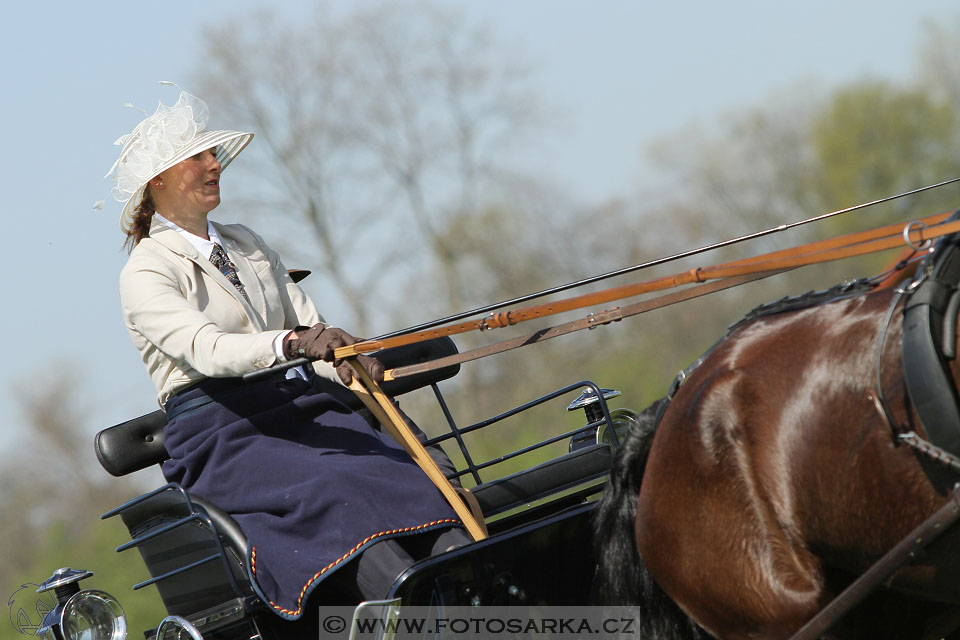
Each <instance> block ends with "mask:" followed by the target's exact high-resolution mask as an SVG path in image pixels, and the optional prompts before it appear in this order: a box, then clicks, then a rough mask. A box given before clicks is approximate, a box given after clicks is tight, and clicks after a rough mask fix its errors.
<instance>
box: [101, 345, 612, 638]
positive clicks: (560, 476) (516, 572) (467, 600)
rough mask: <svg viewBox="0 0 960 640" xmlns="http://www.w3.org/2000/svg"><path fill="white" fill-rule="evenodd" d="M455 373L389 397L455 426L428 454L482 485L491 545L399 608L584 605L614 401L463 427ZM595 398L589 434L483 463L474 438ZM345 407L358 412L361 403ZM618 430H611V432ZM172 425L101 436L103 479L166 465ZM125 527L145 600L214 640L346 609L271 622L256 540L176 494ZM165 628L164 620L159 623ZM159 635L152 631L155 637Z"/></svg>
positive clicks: (421, 352) (415, 355) (399, 352)
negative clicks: (530, 459) (430, 409)
mask: <svg viewBox="0 0 960 640" xmlns="http://www.w3.org/2000/svg"><path fill="white" fill-rule="evenodd" d="M455 352H456V347H455V346H454V345H453V342H452V341H451V340H449V338H445V339H441V340H436V341H432V342H429V343H424V344H420V345H411V346H409V347H400V348H398V349H395V350H388V351H385V352H382V353H381V354H378V357H380V358H381V359H383V360H384V361H385V364H386V365H387V367H388V368H392V367H395V366H399V365H400V364H409V363H412V362H421V361H427V360H433V359H436V358H437V357H442V356H445V355H449V354H450V353H455ZM457 370H458V367H457V366H453V367H447V368H445V369H440V370H437V371H434V372H429V373H425V374H418V375H417V376H411V377H409V378H402V379H400V380H399V381H395V383H396V384H394V385H393V386H392V388H391V387H389V386H387V385H385V387H384V390H385V391H386V392H387V393H388V394H390V395H398V394H400V393H404V392H406V391H410V390H412V389H415V388H419V387H422V386H426V385H430V386H432V387H433V390H434V392H435V394H436V397H437V399H438V401H439V402H440V404H441V407H442V408H443V411H444V414H445V415H446V416H447V417H448V421H449V423H450V432H449V433H447V434H444V435H443V436H440V437H437V438H434V439H432V440H429V441H428V442H427V443H425V444H427V445H430V444H435V443H440V442H443V441H446V440H455V441H456V442H457V443H458V444H459V445H460V447H461V450H462V453H463V455H464V458H465V459H466V460H467V465H466V468H464V469H461V470H459V471H458V472H457V473H456V477H461V478H462V477H468V478H472V479H473V480H474V481H475V482H476V484H475V486H473V487H471V492H472V493H473V495H474V497H475V498H476V501H477V503H478V506H479V508H480V510H481V512H482V514H483V519H484V521H485V524H486V526H487V529H488V531H489V534H490V536H489V537H488V538H486V539H484V540H482V541H479V542H475V543H472V544H469V545H467V546H465V547H461V548H458V549H455V550H453V551H450V552H447V553H445V554H441V555H439V556H434V557H432V558H428V559H425V560H423V561H420V562H418V563H416V564H414V565H413V566H411V567H409V568H408V569H407V570H406V571H405V572H404V573H403V574H402V575H400V576H399V577H398V578H397V580H396V582H395V583H394V585H393V587H392V589H391V592H390V594H389V597H391V598H400V601H401V602H402V604H405V605H426V604H441V605H447V606H477V605H584V604H589V602H590V591H591V587H592V582H593V574H594V570H595V567H596V563H595V561H594V557H593V551H592V540H591V526H590V517H591V513H592V511H593V508H594V505H595V501H594V499H595V498H596V497H598V495H599V493H600V491H601V490H602V488H603V486H604V484H605V482H606V478H607V475H608V472H609V467H610V464H611V462H612V459H613V455H614V450H613V449H614V448H613V447H612V446H611V445H610V444H599V443H598V439H597V437H596V435H595V434H596V433H598V432H601V431H605V432H606V433H609V434H612V438H613V440H614V443H616V439H617V436H618V435H619V434H618V432H620V431H621V429H620V428H617V429H614V428H613V421H612V420H611V415H610V411H609V410H608V409H607V405H606V401H605V399H604V393H603V392H602V390H600V389H599V388H598V387H597V386H596V385H595V384H593V383H591V382H578V383H576V384H573V385H570V386H569V387H566V388H564V389H560V390H557V391H555V392H553V393H550V394H548V395H546V396H543V397H541V398H538V399H536V400H534V401H532V402H530V403H528V404H526V405H523V406H521V407H517V408H515V409H512V410H510V411H508V412H506V413H503V414H500V415H498V416H496V417H494V418H490V419H488V420H485V421H483V422H480V423H477V424H474V425H471V426H468V427H464V428H459V427H457V425H456V424H455V423H454V421H453V419H452V417H451V416H450V411H449V410H448V408H447V407H446V404H445V402H444V400H443V396H442V395H441V394H440V390H439V388H438V386H437V382H439V381H440V380H443V379H446V378H449V377H451V376H453V375H454V374H456V373H457ZM583 387H587V389H589V390H590V392H591V393H592V394H593V395H594V396H595V400H596V401H595V402H594V403H593V405H592V406H591V407H590V409H591V410H590V411H588V416H589V418H588V423H587V424H586V425H585V426H583V427H578V428H577V429H574V430H572V431H568V432H564V433H560V434H558V435H556V436H553V437H551V438H548V439H546V440H544V441H542V442H538V443H536V444H532V445H530V446H526V447H523V448H521V449H518V450H516V451H513V452H511V453H508V454H506V455H503V456H500V457H498V458H496V459H495V460H491V461H486V462H481V463H474V461H473V460H472V458H471V456H470V454H469V452H468V451H467V450H466V448H465V445H464V437H463V436H464V435H466V434H469V433H471V432H474V431H478V430H480V429H485V428H487V427H489V426H490V425H492V424H495V423H497V422H500V421H502V420H505V419H507V418H511V417H514V416H517V415H520V414H522V413H523V412H525V411H527V410H529V409H531V408H533V407H536V406H539V405H542V404H544V403H547V402H550V401H552V400H555V399H558V398H563V397H564V396H566V397H569V395H570V394H571V393H572V392H575V391H578V390H580V389H582V388H583ZM344 400H345V401H347V402H355V399H354V398H353V397H352V394H349V397H347V396H346V395H345V398H344ZM606 425H609V428H607V429H601V426H606ZM163 426H164V419H163V415H162V413H161V412H159V411H158V412H155V413H153V414H148V415H147V416H143V417H141V418H137V419H135V420H131V421H128V422H126V423H123V424H120V425H117V426H115V427H111V428H109V429H106V430H104V431H102V432H100V433H99V434H98V435H97V439H96V451H97V455H98V458H99V459H100V462H101V464H102V465H103V466H104V468H105V469H106V470H107V471H109V472H110V473H111V474H113V475H115V476H122V475H125V474H127V473H130V472H132V471H135V470H138V469H142V468H145V467H147V466H150V465H152V464H156V463H159V462H162V461H163V460H164V459H165V458H166V452H165V450H164V449H163V444H162V429H163ZM567 441H570V442H571V445H572V446H571V451H570V452H569V453H566V454H563V455H560V456H558V457H555V458H553V459H550V460H548V461H546V462H544V463H541V464H538V465H535V466H533V467H531V468H527V469H524V470H522V471H519V472H517V473H513V474H510V475H507V476H504V477H500V478H496V479H493V480H489V481H484V480H483V479H482V476H481V474H483V475H489V470H490V469H492V468H495V467H496V465H497V464H501V463H503V462H505V461H506V460H510V459H512V458H515V457H518V456H521V455H524V454H526V453H529V452H531V451H534V450H536V449H538V448H541V447H544V446H547V445H549V444H553V443H558V442H561V443H562V442H567ZM112 516H120V517H121V518H122V520H123V522H124V524H125V525H126V526H127V528H128V530H129V531H130V534H131V538H132V540H131V541H130V542H128V543H126V544H123V545H121V546H120V547H118V551H122V550H125V549H128V548H134V547H135V548H137V549H138V550H139V552H140V554H141V556H142V558H143V560H144V562H145V564H146V565H147V568H148V570H149V572H150V575H151V578H150V579H149V580H147V581H145V582H142V583H140V584H138V585H135V586H134V588H135V589H139V588H143V587H148V586H151V585H155V586H156V588H157V589H158V591H159V594H160V597H161V600H162V601H163V604H164V606H165V607H166V609H167V612H168V614H170V615H177V616H181V617H183V618H185V619H187V620H189V621H190V622H191V623H193V624H194V625H195V626H196V627H197V628H198V629H199V630H200V632H201V633H202V634H203V637H204V638H208V639H209V638H229V639H233V638H238V639H239V638H251V637H255V636H256V635H257V634H259V635H260V636H261V637H263V638H265V639H269V638H292V637H310V638H316V637H317V633H318V626H317V625H318V620H317V617H316V613H315V612H314V611H311V609H314V610H315V609H316V608H317V607H319V606H321V605H325V604H337V605H341V604H345V603H343V602H325V601H319V600H317V599H311V601H310V605H309V606H308V607H306V608H305V612H304V615H303V617H302V618H301V619H300V620H297V621H295V622H289V621H285V620H282V619H280V618H279V617H278V616H276V615H274V614H273V613H272V612H270V611H269V610H268V608H267V606H266V605H265V604H264V603H263V602H262V601H261V600H260V598H259V597H258V596H257V595H256V593H255V592H254V590H253V588H252V586H251V584H250V581H249V577H248V576H249V573H248V571H247V566H246V549H247V544H246V539H245V537H244V535H243V532H242V531H241V530H240V528H239V527H238V526H237V524H236V523H235V522H234V521H233V519H232V518H230V516H229V515H228V514H226V513H224V512H223V511H221V510H220V509H219V508H217V507H216V505H212V504H210V503H208V502H206V501H204V500H202V499H200V498H198V497H196V496H192V495H190V494H188V493H187V492H185V491H183V489H181V488H180V487H179V486H178V485H176V484H170V485H167V486H164V487H161V488H159V489H157V490H155V491H152V492H150V493H147V494H145V495H143V496H140V497H138V498H136V499H134V500H131V501H129V502H127V503H126V504H124V505H122V506H120V507H118V508H117V509H114V510H113V511H111V512H109V513H107V514H104V516H103V517H112ZM158 622H159V621H158ZM153 633H155V630H154V631H153V632H151V631H148V632H146V635H147V637H148V638H150V637H151V634H153Z"/></svg>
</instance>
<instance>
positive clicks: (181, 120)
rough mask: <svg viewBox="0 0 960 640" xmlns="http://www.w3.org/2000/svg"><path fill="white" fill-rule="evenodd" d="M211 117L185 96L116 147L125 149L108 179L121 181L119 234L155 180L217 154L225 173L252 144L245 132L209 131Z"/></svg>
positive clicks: (202, 106) (116, 193) (203, 106)
mask: <svg viewBox="0 0 960 640" xmlns="http://www.w3.org/2000/svg"><path fill="white" fill-rule="evenodd" d="M162 84H171V83H166V82H165V83H162ZM174 86H175V85H174ZM130 106H132V105H130ZM143 113H144V115H146V112H143ZM208 117H209V112H208V109H207V104H206V103H205V102H204V101H203V100H200V99H199V98H197V97H196V96H193V95H190V94H189V93H186V92H184V91H181V92H180V97H179V99H178V100H177V103H176V104H175V105H173V106H172V107H168V106H166V105H164V104H163V102H161V103H160V105H159V106H158V107H157V110H156V112H154V114H153V115H152V116H147V117H146V118H144V119H143V121H141V122H140V124H138V125H137V126H136V127H135V128H134V130H133V131H131V132H130V133H128V134H126V135H124V136H121V137H120V138H119V139H118V140H117V141H116V142H115V143H114V144H117V145H120V146H122V149H121V150H120V157H119V158H118V159H117V161H116V162H115V163H114V164H113V166H112V167H111V168H110V171H108V172H107V175H106V177H110V176H113V177H114V178H115V179H116V181H117V184H116V185H115V186H114V187H113V197H114V198H115V199H116V200H117V201H118V202H122V203H123V210H122V211H121V213H120V228H121V229H123V230H124V232H126V231H127V230H128V229H129V228H130V224H131V222H132V221H133V212H134V209H135V208H136V207H137V205H138V204H139V203H140V198H142V197H143V191H144V189H145V188H146V186H147V183H148V182H149V181H150V180H152V179H153V178H155V177H157V176H158V175H159V174H161V173H163V172H164V171H166V170H167V169H169V168H170V167H172V166H173V165H175V164H178V163H180V162H182V161H184V160H186V159H187V158H189V157H191V156H193V155H196V154H198V153H200V152H201V151H206V150H207V149H213V148H216V156H217V160H218V161H219V162H220V171H221V172H222V171H223V170H224V169H226V168H227V166H228V165H229V164H230V163H231V162H233V159H234V158H236V157H237V155H238V154H239V153H240V152H241V151H243V148H244V147H246V146H247V144H249V143H250V140H252V139H253V134H252V133H247V132H244V131H205V129H206V126H207V119H208Z"/></svg>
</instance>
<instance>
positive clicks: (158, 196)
mask: <svg viewBox="0 0 960 640" xmlns="http://www.w3.org/2000/svg"><path fill="white" fill-rule="evenodd" d="M215 151H216V149H207V150H206V151H201V152H200V153H198V154H196V155H194V156H191V157H189V158H187V159H186V160H184V161H183V162H180V163H178V164H175V165H173V166H172V167H170V168H169V169H167V170H166V171H164V172H163V173H161V174H160V175H159V176H157V177H156V178H154V179H153V180H151V182H152V183H153V185H154V188H152V189H151V194H152V195H153V199H154V203H155V204H156V207H157V210H158V211H160V212H161V213H162V214H164V215H167V214H168V213H170V214H175V215H176V214H187V215H197V214H203V215H206V214H207V213H209V212H210V211H212V210H213V209H214V208H216V206H217V205H219V204H220V162H219V161H218V160H217V157H216V155H214V152H215ZM158 182H159V183H160V184H159V185H158Z"/></svg>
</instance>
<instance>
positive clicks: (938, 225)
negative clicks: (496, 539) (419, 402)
mask: <svg viewBox="0 0 960 640" xmlns="http://www.w3.org/2000/svg"><path fill="white" fill-rule="evenodd" d="M948 215H949V214H937V215H933V216H928V217H925V218H922V219H920V220H918V221H915V222H911V223H909V224H907V225H906V227H905V226H904V224H903V223H896V224H891V225H886V226H883V227H879V228H876V229H870V230H867V231H861V232H857V233H852V234H847V235H844V236H839V237H835V238H829V239H826V240H821V241H818V242H813V243H809V244H805V245H801V246H798V247H793V248H789V249H784V250H780V251H774V252H771V253H766V254H762V255H758V256H754V257H751V258H746V259H742V260H736V261H733V262H727V263H723V264H718V265H712V266H706V267H695V268H693V269H690V270H688V271H684V272H680V273H676V274H673V275H669V276H664V277H660V278H655V279H652V280H646V281H643V282H639V283H633V284H629V285H624V286H619V287H612V288H609V289H604V290H601V291H597V292H593V293H588V294H584V295H580V296H575V297H572V298H567V299H564V300H558V301H555V302H548V303H545V304H540V305H535V306H531V307H525V308H521V309H516V310H512V311H506V312H497V313H491V314H490V315H489V316H487V317H484V318H482V319H480V320H473V321H469V322H460V323H456V324H451V325H447V326H443V327H435V328H432V329H429V330H426V331H419V332H414V333H408V334H402V335H395V336H391V337H387V338H383V339H373V340H365V341H361V342H357V343H356V344H353V345H350V346H347V347H341V348H339V349H337V350H336V352H335V354H334V355H335V357H336V358H338V359H340V358H350V357H353V356H355V355H358V354H363V353H371V352H374V351H378V350H380V349H386V348H390V347H396V346H400V345H405V344H412V343H415V342H422V341H425V340H430V339H433V338H438V337H442V336H452V335H456V334H459V333H466V332H468V331H488V330H491V329H497V328H502V327H507V326H511V325H515V324H520V323H522V322H527V321H529V320H534V319H537V318H545V317H549V316H551V315H556V314H559V313H563V312H567V311H572V310H576V309H582V308H585V307H589V306H595V305H599V304H605V303H607V302H612V301H615V300H620V299H623V298H628V297H633V296H638V295H641V294H645V293H652V292H657V291H664V290H667V289H671V288H675V287H680V286H683V285H694V286H692V287H688V288H686V289H684V290H682V291H678V292H674V293H670V294H665V295H661V296H658V297H654V298H650V299H648V300H644V301H642V302H639V303H636V304H632V305H629V306H626V307H623V308H621V307H614V308H612V309H608V310H605V311H601V312H599V313H591V314H589V315H587V316H586V317H584V318H581V319H579V320H575V321H573V322H569V323H566V324H563V325H558V326H554V327H550V328H548V329H541V330H539V331H536V332H533V333H531V334H528V335H526V336H521V337H518V338H512V339H509V340H505V341H502V342H499V343H495V344H492V345H489V346H486V347H480V348H478V349H474V350H472V351H466V352H463V353H461V354H457V355H455V356H449V357H447V358H442V359H440V360H435V361H431V362H427V363H421V364H416V365H410V366H405V367H398V368H396V369H391V370H389V371H387V372H386V375H385V379H387V380H391V379H396V378H400V377H403V376H408V375H413V374H415V373H421V372H423V371H428V370H430V369H433V368H436V367H441V366H448V365H451V364H457V363H460V362H466V361H469V360H475V359H477V358H481V357H484V356H487V355H492V354H494V353H501V352H503V351H507V350H510V349H514V348H517V347H520V346H525V345H528V344H534V343H536V342H542V341H544V340H547V339H550V338H553V337H556V336H559V335H565V334H567V333H571V332H573V331H579V330H581V329H590V328H596V327H598V326H602V325H605V324H609V323H611V322H616V321H619V320H621V319H623V318H625V317H629V316H632V315H636V314H639V313H644V312H646V311H651V310H653V309H658V308H661V307H665V306H668V305H671V304H676V303H677V302H680V301H684V300H689V299H693V298H696V297H699V296H702V295H706V294H709V293H713V292H715V291H720V290H723V289H727V288H730V287H734V286H738V285H740V284H745V283H747V282H752V281H755V280H759V279H762V278H766V277H769V276H772V275H776V274H779V273H783V272H785V271H788V270H791V269H795V268H797V267H801V266H806V265H811V264H817V263H821V262H828V261H833V260H840V259H843V258H849V257H853V256H860V255H866V254H868V253H874V252H877V251H883V250H886V249H892V248H896V247H899V246H901V245H902V244H903V243H904V241H905V239H906V240H907V241H908V242H909V243H911V244H913V245H921V244H923V243H926V242H929V241H931V240H933V239H935V238H939V237H942V236H945V235H949V234H952V233H957V232H960V220H958V221H945V220H946V218H947V217H948Z"/></svg>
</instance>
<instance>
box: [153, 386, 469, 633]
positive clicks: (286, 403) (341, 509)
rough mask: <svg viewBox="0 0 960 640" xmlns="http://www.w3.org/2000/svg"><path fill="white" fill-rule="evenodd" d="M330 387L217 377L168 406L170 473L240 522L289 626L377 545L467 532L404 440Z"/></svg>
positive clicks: (271, 598)
mask: <svg viewBox="0 0 960 640" xmlns="http://www.w3.org/2000/svg"><path fill="white" fill-rule="evenodd" d="M325 382H326V381H324V382H322V383H320V386H319V388H320V389H321V390H318V389H317V388H314V386H313V385H311V384H310V383H308V382H306V381H304V380H300V379H293V380H285V379H283V378H281V377H280V376H275V377H274V378H271V379H267V380H264V381H261V382H258V383H252V384H244V383H242V382H239V381H237V380H234V379H209V380H206V381H204V382H202V383H200V384H198V385H196V386H195V387H192V388H190V389H187V390H186V391H183V392H181V393H179V394H177V395H176V396H174V397H173V398H172V399H171V400H170V401H169V402H168V403H167V411H168V422H167V426H166V427H165V428H164V446H165V447H166V449H167V451H168V452H169V454H170V459H169V460H167V461H166V462H164V463H163V474H164V476H165V477H166V479H167V480H168V481H170V482H178V483H180V485H181V486H183V488H184V489H186V490H187V491H189V492H191V493H194V494H196V495H198V496H201V497H203V498H206V499H207V500H210V501H211V502H213V503H214V504H216V505H217V506H219V507H220V508H222V509H223V510H225V511H227V512H228V513H229V514H230V515H232V516H233V517H234V518H235V519H236V521H237V523H238V524H239V525H240V527H241V528H242V529H243V531H244V533H245V534H246V536H247V540H248V541H249V544H250V548H249V549H248V550H247V551H248V553H249V565H250V569H251V574H252V575H251V580H252V582H253V584H254V588H255V589H256V590H257V591H258V592H259V594H260V596H261V597H263V598H264V600H265V601H266V602H268V603H269V604H270V606H271V608H272V609H273V610H274V612H275V613H277V614H278V615H280V616H282V617H284V618H287V619H296V618H299V617H300V615H301V614H302V613H303V610H304V604H305V602H306V599H307V597H308V596H309V594H310V593H311V591H313V589H314V588H315V587H316V586H317V585H318V584H320V583H321V582H322V581H323V580H324V579H325V578H327V577H329V576H330V575H332V574H333V573H334V572H336V571H337V570H338V569H340V568H342V567H343V566H344V565H345V564H346V563H347V562H350V561H351V559H353V558H355V557H356V555H357V554H358V552H360V551H362V550H363V549H365V548H366V547H368V546H369V545H371V544H373V543H374V542H377V541H381V540H385V539H388V538H395V537H399V536H409V535H415V534H417V533H421V532H425V531H428V530H436V529H441V528H448V527H452V526H461V525H460V522H459V520H458V519H457V517H456V515H455V514H454V511H453V509H452V508H451V507H450V506H449V505H448V504H447V502H446V500H445V499H444V498H443V495H442V494H441V493H440V491H439V490H438V489H437V488H436V487H435V486H434V485H433V484H432V483H431V481H430V480H429V478H427V476H426V474H424V473H423V471H422V470H421V469H420V468H419V467H418V466H417V465H416V463H415V462H414V461H413V460H412V459H411V458H410V456H409V455H408V454H407V453H406V451H404V450H403V448H402V447H401V446H400V444H399V443H397V442H396V441H394V440H393V438H391V437H390V436H389V435H386V434H384V433H381V432H380V431H379V430H378V429H375V428H372V427H371V426H370V425H369V424H368V423H367V422H366V421H365V420H364V419H363V418H362V417H361V416H360V415H358V414H357V413H355V412H354V411H353V410H351V409H350V408H349V407H347V406H346V405H344V404H343V403H342V402H340V401H339V400H337V399H336V398H335V397H334V396H333V395H331V393H326V392H324V391H322V388H323V386H322V385H323V384H324V383H325ZM329 384H333V383H329Z"/></svg>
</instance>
